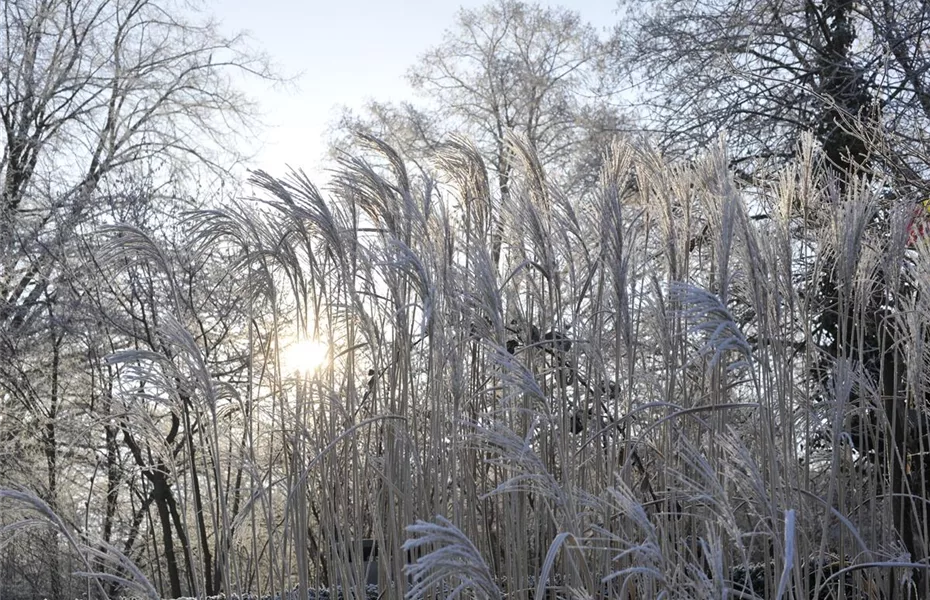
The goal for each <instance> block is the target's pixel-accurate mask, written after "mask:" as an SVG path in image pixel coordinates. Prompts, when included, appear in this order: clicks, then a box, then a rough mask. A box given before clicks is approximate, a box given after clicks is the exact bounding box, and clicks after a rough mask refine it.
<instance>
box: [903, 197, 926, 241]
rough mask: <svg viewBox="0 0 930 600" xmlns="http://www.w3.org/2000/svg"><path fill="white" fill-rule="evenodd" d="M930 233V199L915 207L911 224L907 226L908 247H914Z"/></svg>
mask: <svg viewBox="0 0 930 600" xmlns="http://www.w3.org/2000/svg"><path fill="white" fill-rule="evenodd" d="M928 233H930V198H927V199H926V200H924V201H923V202H920V203H919V204H917V206H915V207H914V214H912V215H911V222H910V224H908V226H907V245H908V247H910V246H913V245H914V244H916V243H917V241H918V240H922V239H923V238H924V237H926V236H927V234H928Z"/></svg>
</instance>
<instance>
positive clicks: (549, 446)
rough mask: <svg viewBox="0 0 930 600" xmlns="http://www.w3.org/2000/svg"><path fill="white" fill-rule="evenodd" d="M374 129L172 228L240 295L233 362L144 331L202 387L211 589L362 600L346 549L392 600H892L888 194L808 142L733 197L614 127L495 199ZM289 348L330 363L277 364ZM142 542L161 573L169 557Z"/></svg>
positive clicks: (196, 390) (900, 382)
mask: <svg viewBox="0 0 930 600" xmlns="http://www.w3.org/2000/svg"><path fill="white" fill-rule="evenodd" d="M367 141H368V142H369V144H370V145H371V147H372V151H371V153H370V154H368V155H365V156H364V157H361V156H360V157H357V158H351V159H345V160H344V162H343V163H342V166H341V171H340V174H339V175H338V176H337V177H336V178H335V183H334V188H333V189H332V190H330V191H328V192H327V193H326V194H322V193H320V192H319V191H318V190H317V189H316V188H314V187H313V186H312V185H311V184H310V183H309V182H308V181H306V179H305V178H303V177H302V176H301V175H299V174H291V175H289V176H287V177H285V178H283V179H276V178H273V177H271V176H268V175H266V174H261V173H260V174H257V175H256V176H255V178H254V182H255V183H256V185H257V187H258V188H259V189H260V190H261V192H260V193H259V195H258V198H257V199H252V200H247V201H243V202H241V203H237V204H234V205H231V206H228V207H225V208H222V209H217V210H212V211H205V212H202V213H199V214H197V215H194V216H193V217H192V223H193V224H194V225H193V231H194V232H195V237H194V241H193V244H194V245H193V247H194V248H197V247H207V246H212V247H216V246H217V245H221V246H222V247H224V248H226V249H229V250H230V251H231V252H232V253H233V256H234V260H232V261H230V262H229V264H228V269H231V270H232V271H233V272H234V273H235V274H236V277H237V279H238V281H239V283H240V285H241V286H243V289H245V290H247V298H248V306H247V310H246V312H247V314H248V319H247V321H246V322H243V323H240V324H238V327H239V328H240V331H241V338H240V347H241V350H242V352H243V353H244V355H245V356H247V357H248V361H249V371H248V373H249V377H248V380H246V381H235V382H231V381H223V379H222V376H221V375H219V374H217V373H213V372H212V371H211V369H210V367H209V365H207V363H205V362H202V361H201V362H198V359H196V356H197V352H198V350H197V346H196V344H195V345H191V344H190V343H189V342H187V341H186V338H185V336H184V333H183V327H180V328H170V327H169V328H168V329H167V330H166V331H167V333H166V335H168V336H169V337H171V339H172V344H173V346H172V347H175V348H181V350H180V351H179V353H178V354H177V355H175V356H174V357H173V360H175V361H177V360H180V359H179V357H187V358H183V360H186V361H188V362H187V363H186V364H187V371H186V372H187V373H189V374H190V381H189V385H190V386H191V389H192V390H193V392H192V393H193V394H194V396H195V397H197V398H202V399H205V402H204V403H203V405H202V406H201V407H200V408H199V409H198V410H201V411H203V412H202V413H201V414H202V415H204V418H203V420H202V421H201V422H202V424H203V425H202V426H203V430H202V431H200V432H198V433H199V434H200V435H202V436H203V442H204V443H205V444H207V445H206V446H204V447H205V448H209V451H208V452H206V453H205V454H204V455H202V456H201V457H198V460H200V461H202V463H198V465H197V466H198V467H199V475H198V477H199V478H200V479H201V481H202V482H203V483H204V485H205V486H207V487H209V488H210V489H215V490H229V489H230V488H231V486H232V485H233V479H232V475H231V474H234V473H236V471H237V469H239V472H240V473H241V475H242V476H241V478H240V479H239V480H237V483H235V485H237V486H238V488H237V489H239V490H240V491H241V492H242V495H241V498H242V500H241V502H238V503H234V502H233V501H232V500H231V496H230V495H229V494H225V495H224V494H222V493H220V494H216V495H215V496H211V497H210V501H209V502H208V503H207V504H206V505H205V506H204V508H203V511H204V512H203V514H205V515H207V518H206V523H207V524H206V527H207V528H208V531H207V535H206V539H207V540H208V544H209V545H210V546H211V549H212V555H213V557H214V559H215V560H216V565H217V567H216V569H217V573H218V574H219V579H220V580H222V581H223V582H224V583H223V588H224V589H225V590H226V592H227V593H228V594H243V593H246V592H252V593H254V594H257V595H258V596H273V597H277V596H276V595H280V594H281V593H282V590H294V589H296V590H297V592H296V593H298V594H301V595H302V594H304V593H307V590H310V589H316V588H317V587H319V586H326V587H333V588H334V587H335V586H339V587H340V589H344V590H347V594H348V593H351V594H354V595H355V597H362V596H363V595H364V594H365V592H366V590H365V569H364V564H363V563H362V562H360V561H357V560H355V561H353V560H350V558H351V557H353V556H358V555H360V553H361V545H360V544H361V542H360V540H361V539H362V538H370V539H374V540H376V542H377V544H378V547H379V549H380V552H379V553H378V556H377V567H378V571H379V580H380V584H381V587H380V590H381V592H382V593H383V594H384V596H383V597H385V598H388V597H391V598H398V597H401V596H402V595H403V594H406V595H407V597H409V598H430V597H447V596H448V597H463V598H473V597H474V598H498V597H507V598H530V597H535V598H544V597H556V596H554V595H551V594H559V595H560V597H565V598H607V597H610V598H695V599H698V598H721V597H739V596H740V595H742V597H766V598H814V597H820V598H832V597H837V598H838V597H840V596H839V595H838V594H839V589H840V588H841V587H842V588H843V589H844V593H845V594H846V595H845V597H846V598H877V597H890V596H889V595H890V594H891V593H892V592H896V593H898V594H899V595H898V596H896V597H906V593H908V592H911V593H913V591H912V590H911V589H910V583H908V582H909V581H910V579H911V578H912V577H913V576H914V573H916V572H918V571H919V570H920V569H922V568H923V567H924V566H925V559H926V547H927V542H928V540H930V536H928V535H927V531H926V527H925V525H924V523H926V522H927V519H926V504H925V502H924V498H926V497H927V494H926V493H925V485H926V477H925V476H924V466H923V461H922V459H921V458H920V457H921V452H922V451H923V449H924V448H923V446H924V439H925V438H924V437H923V436H924V434H925V432H924V431H923V429H922V425H921V423H923V420H921V419H916V418H910V417H909V416H905V415H906V411H907V410H918V411H922V410H923V407H924V401H923V400H919V401H917V400H915V398H918V399H922V398H924V386H925V385H926V384H925V381H926V380H927V375H928V374H930V369H928V364H927V353H926V349H925V344H924V340H925V327H926V321H927V318H928V315H930V311H928V308H930V307H928V306H926V299H925V296H924V295H923V294H922V292H921V291H915V290H923V287H924V286H925V285H926V283H927V282H928V281H927V275H928V273H930V269H928V264H930V263H928V260H927V259H928V246H927V245H926V244H925V243H923V242H918V243H917V244H916V246H915V247H911V248H909V249H908V248H906V243H907V223H908V219H909V218H910V215H911V209H910V205H908V204H907V202H906V201H900V202H901V204H900V205H897V204H895V203H893V202H891V201H888V200H886V199H885V198H884V197H883V196H882V195H881V194H880V191H881V189H882V182H879V181H874V180H873V181H869V182H859V183H857V184H855V185H850V186H848V187H846V188H844V189H841V186H839V184H838V183H837V182H836V181H834V180H833V179H831V178H830V177H829V176H828V175H827V174H826V171H825V170H824V168H823V165H822V164H821V163H820V162H819V161H818V158H817V154H816V152H814V151H812V150H810V148H809V147H805V148H804V149H803V151H802V152H801V153H800V156H802V157H806V158H803V159H801V160H800V161H799V162H796V163H794V164H791V165H790V166H788V167H786V168H785V169H784V170H783V171H782V172H781V173H779V174H778V175H777V176H775V177H773V179H772V180H771V181H770V182H768V184H766V185H759V186H756V187H755V188H753V189H752V190H744V189H741V188H740V186H738V185H737V184H736V183H735V181H734V179H733V176H732V175H731V174H730V173H729V172H728V170H727V167H726V158H725V153H724V151H723V150H722V149H718V150H713V151H710V152H709V153H708V155H707V156H706V157H705V158H704V159H703V160H701V161H699V162H696V163H695V164H692V165H690V166H675V165H668V164H666V163H665V162H663V161H662V160H661V159H660V158H659V157H657V156H656V155H654V154H652V153H650V152H648V151H643V150H638V149H635V148H633V147H630V146H627V145H623V144H618V145H616V146H614V147H612V148H610V149H608V151H607V157H606V160H605V162H604V167H603V173H602V176H601V179H600V184H599V187H598V189H597V190H594V191H592V192H591V193H589V194H588V195H586V196H584V197H566V196H564V195H562V194H561V193H560V192H559V188H558V185H557V182H556V178H555V176H554V175H555V174H546V173H545V171H544V169H542V168H541V167H540V165H539V164H538V163H537V162H536V160H535V158H534V156H533V154H532V152H531V151H529V150H527V149H526V148H525V147H524V146H523V145H521V144H520V143H517V142H515V143H514V144H513V149H514V153H515V156H516V157H517V160H516V165H515V172H514V179H513V181H512V182H511V183H512V184H511V187H510V195H509V197H508V198H506V199H505V200H503V201H502V200H501V198H500V197H499V194H497V193H492V192H491V191H490V190H492V189H493V187H494V182H495V179H494V178H493V177H491V176H490V175H489V174H488V173H487V172H486V170H485V168H484V165H483V163H482V162H481V160H480V158H479V157H478V156H477V153H476V152H475V151H474V150H473V149H472V148H470V147H469V146H468V145H467V144H462V143H457V144H452V145H449V146H448V147H445V148H444V149H443V150H442V151H441V154H439V155H438V156H437V157H436V161H435V165H436V171H435V173H433V175H435V176H436V179H435V180H433V179H428V178H426V177H424V176H423V174H421V173H411V172H408V171H407V170H406V168H405V166H404V162H403V159H402V157H399V156H397V155H396V154H394V153H393V151H391V150H390V149H389V148H387V147H386V146H384V145H382V144H380V143H378V142H376V141H375V140H367ZM127 237H128V236H123V238H122V240H123V241H122V242H117V243H116V244H115V245H114V247H113V248H114V251H117V250H118V251H119V253H121V254H119V255H120V256H126V255H134V256H139V255H140V253H141V254H144V255H145V256H149V257H153V256H157V254H156V253H153V252H151V251H146V252H141V250H140V248H142V249H145V248H146V246H145V241H144V240H142V239H138V238H133V239H135V241H136V242H137V243H136V245H135V246H132V245H129V244H127V243H126V241H125V240H126V239H127ZM498 244H500V246H499V254H498ZM150 259H151V258H150ZM837 314H839V315H842V316H843V317H844V318H835V316H836V315H837ZM824 315H828V317H824ZM830 315H832V317H831V316H830ZM830 318H833V321H834V322H838V324H837V325H836V326H835V327H834V329H833V330H832V331H834V333H833V334H832V336H833V337H831V334H830V333H829V332H828V333H824V331H828V330H829V327H824V326H822V325H823V323H824V322H825V320H829V319H830ZM179 324H180V321H179ZM294 337H302V338H312V339H316V340H320V341H321V342H323V343H325V344H327V345H328V347H329V355H328V360H327V361H326V363H325V364H324V365H323V366H322V367H321V368H319V369H317V370H315V371H305V372H302V373H297V374H295V373H287V372H284V371H283V370H282V368H281V363H280V355H281V352H280V351H279V349H280V347H281V346H283V345H284V343H285V341H286V340H289V339H293V338H294ZM889 340H890V341H893V344H889ZM870 344H871V345H874V346H875V347H876V348H877V347H878V346H880V348H878V350H875V348H873V347H872V346H870ZM831 348H832V349H831ZM894 349H897V350H894ZM185 352H186V353H187V354H184V353H185ZM150 359H151V357H146V356H140V355H133V356H123V357H121V358H120V360H122V361H123V363H124V364H127V363H128V362H131V361H136V362H137V363H139V362H140V361H141V362H144V361H146V360H150ZM889 361H890V362H895V363H896V365H889V364H888V363H889ZM892 378H893V379H894V380H895V382H896V383H894V382H892V381H891V379H892ZM170 383H171V382H170V381H169V382H167V383H166V385H168V384H170ZM224 410H226V411H228V412H226V413H224V412H223V411H224ZM211 411H212V412H211ZM915 414H918V413H915ZM244 416H247V417H248V418H243V417H244ZM207 417H209V418H207ZM903 431H913V432H915V433H912V434H909V435H899V434H900V433H901V432H903ZM868 440H872V442H876V440H883V441H882V443H883V444H884V446H883V447H882V448H881V449H879V448H877V443H872V442H869V441H868ZM870 444H871V445H870ZM892 447H893V448H894V451H891V450H890V448H892ZM905 457H906V458H905ZM905 464H906V469H905V468H903V467H902V465H905ZM173 473H174V476H175V478H176V479H175V485H176V488H175V489H176V490H177V493H178V494H179V495H180V497H181V498H182V499H185V498H188V496H189V494H190V493H191V486H190V477H191V475H190V468H188V467H185V465H184V464H183V462H182V463H181V464H180V465H179V466H178V468H177V469H175V470H174V471H173ZM184 506H185V507H186V508H185V511H186V513H185V514H187V516H188V518H189V519H190V521H189V523H188V528H189V534H188V538H189V540H190V544H191V547H192V548H193V549H194V551H195V553H198V555H199V553H200V551H201V550H200V548H201V544H202V542H201V541H200V538H198V535H197V533H196V532H195V530H194V520H193V515H194V513H193V512H192V511H193V507H192V505H191V503H190V501H189V500H185V501H184ZM63 526H64V525H63ZM218 532H219V534H218ZM902 532H906V533H907V534H908V535H902ZM90 546H91V547H93V545H92V544H90ZM912 551H913V554H911V552H912ZM137 559H138V562H139V571H140V574H144V576H145V577H146V578H147V579H148V580H149V581H157V579H158V572H159V571H160V570H162V569H163V561H164V558H163V557H161V558H157V559H156V558H154V557H152V556H151V555H150V554H148V553H146V554H145V555H144V556H140V557H137ZM408 559H409V560H408ZM915 563H919V564H915ZM194 564H195V565H196V564H202V563H198V562H197V561H194ZM198 568H199V567H198ZM915 568H916V569H915ZM108 569H109V571H108ZM101 570H103V571H106V572H112V569H111V568H110V567H106V568H101ZM194 571H195V572H194V573H192V574H191V575H192V576H191V577H190V581H191V582H192V584H193V588H192V589H191V590H190V593H191V594H192V595H196V594H197V593H198V590H199V589H202V588H199V587H198V586H202V585H203V581H204V573H202V572H198V571H197V568H195V569H194ZM124 575H125V572H124ZM843 583H845V587H844V586H843V585H841V584H843ZM295 586H296V587H295ZM349 590H351V592H349ZM163 591H164V590H163V589H159V593H162V592H163ZM900 594H904V595H900ZM911 597H916V596H911Z"/></svg>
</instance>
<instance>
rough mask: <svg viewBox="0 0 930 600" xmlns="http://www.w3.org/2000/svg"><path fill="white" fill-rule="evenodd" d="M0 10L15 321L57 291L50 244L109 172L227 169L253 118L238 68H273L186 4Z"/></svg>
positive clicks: (6, 298)
mask: <svg viewBox="0 0 930 600" xmlns="http://www.w3.org/2000/svg"><path fill="white" fill-rule="evenodd" d="M0 15H2V16H0V19H2V24H0V27H2V41H3V43H2V49H3V50H2V52H3V55H2V56H0V121H2V124H3V136H4V140H3V141H4V145H3V153H2V156H0V181H2V187H0V254H2V256H3V258H2V259H0V260H2V262H0V323H3V324H4V325H6V326H7V327H9V328H10V329H9V330H8V331H13V330H15V329H16V327H17V326H19V325H21V324H22V323H23V321H24V320H25V319H27V318H28V317H29V316H30V315H33V314H35V307H36V302H37V301H38V300H39V299H40V298H41V297H42V295H43V294H44V293H45V289H46V286H47V282H46V274H47V272H48V270H49V268H50V264H51V262H52V257H51V255H50V254H49V253H47V252H45V253H41V252H39V254H42V257H41V258H40V257H39V256H38V255H37V252H38V251H37V247H38V246H45V247H46V248H48V247H57V246H59V245H60V243H61V242H62V241H64V240H66V239H67V238H69V237H70V236H71V235H73V233H74V232H75V230H76V229H77V227H78V226H79V224H80V223H81V221H82V219H83V218H84V217H85V215H86V214H87V213H88V212H89V211H91V210H93V198H94V192H95V191H96V190H97V189H98V187H99V185H100V183H101V181H102V180H104V179H105V178H107V177H113V176H116V175H117V174H119V173H121V172H122V173H125V172H126V171H127V170H130V169H131V168H132V166H133V165H138V164H141V163H143V162H148V163H149V164H150V165H152V164H154V165H156V166H157V167H158V168H161V169H163V170H164V171H167V172H175V171H177V170H178V169H183V168H185V167H190V166H192V165H195V164H197V165H208V166H210V167H215V168H219V167H220V166H221V165H224V164H227V165H228V164H229V160H230V159H235V158H236V156H235V154H234V153H232V152H230V153H229V154H226V155H225V156H223V153H224V152H227V151H228V149H230V148H235V146H236V144H234V143H230V138H231V137H233V136H235V135H236V134H237V132H241V131H243V126H250V125H251V124H253V122H254V119H253V112H252V106H251V104H250V103H249V101H248V100H247V99H246V98H245V97H244V96H243V95H242V94H241V93H240V92H238V91H237V90H236V88H235V87H234V86H233V77H234V71H237V70H238V71H245V72H248V73H253V74H256V75H259V76H263V77H268V76H270V72H269V68H268V65H267V63H266V61H265V59H264V58H263V57H262V56H261V55H257V54H255V53H253V52H252V51H251V50H250V49H249V47H248V46H247V45H246V40H245V39H244V38H242V37H238V36H237V37H226V36H223V35H222V34H221V33H220V32H219V30H218V29H217V26H216V24H215V23H213V22H210V21H202V20H199V18H198V17H196V16H195V15H193V14H192V13H191V11H190V9H189V8H187V7H186V5H185V4H183V3H175V2H172V1H167V2H166V1H153V0H12V1H11V2H6V3H4V5H3V9H2V13H0ZM27 257H28V259H27ZM27 263H28V264H27Z"/></svg>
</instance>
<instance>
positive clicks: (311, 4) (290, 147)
mask: <svg viewBox="0 0 930 600" xmlns="http://www.w3.org/2000/svg"><path fill="white" fill-rule="evenodd" d="M485 3H486V2H485V1H484V0H400V1H397V0H394V1H390V0H212V2H209V1H208V2H207V4H206V6H205V8H206V10H207V11H209V12H211V13H212V14H213V16H214V17H216V18H217V19H218V20H219V21H220V22H221V26H222V29H223V31H224V32H225V33H227V34H232V33H236V32H240V31H245V32H247V33H248V34H249V35H250V37H251V39H252V42H251V43H252V45H253V46H255V47H257V48H261V49H263V50H264V51H265V52H266V53H267V54H268V55H269V57H270V58H271V60H272V61H273V62H274V64H275V65H276V67H277V70H278V72H279V73H281V74H282V75H285V76H295V75H298V76H299V77H298V78H297V79H296V81H295V83H294V84H293V85H288V86H274V87H272V86H269V85H268V84H266V83H263V82H251V83H248V84H246V86H245V91H246V92H247V93H248V94H250V95H251V96H252V97H253V98H255V99H256V100H257V101H258V103H259V106H260V110H261V111H262V113H263V121H264V123H265V125H266V127H265V129H264V131H261V132H259V136H260V139H259V140H256V144H255V150H254V152H255V153H256V154H255V157H254V159H253V165H252V166H253V167H258V168H262V169H264V170H266V171H268V172H269V173H271V174H272V175H283V174H284V173H285V172H286V165H289V166H291V167H294V168H301V169H304V170H305V171H307V172H308V173H309V174H310V175H311V178H313V179H315V180H317V179H326V175H325V173H324V172H323V171H322V168H321V159H322V158H323V156H324V155H325V151H326V139H327V135H328V133H327V132H328V130H329V129H330V128H331V126H332V124H333V123H334V122H335V121H336V120H337V118H338V116H339V114H340V107H348V108H351V109H356V110H358V109H360V108H361V107H363V106H364V105H365V103H366V102H367V101H369V100H379V101H400V100H406V99H413V98H415V95H414V94H413V91H412V90H411V89H410V88H409V86H408V85H407V82H406V80H405V79H404V74H405V73H406V72H407V69H408V68H409V67H410V66H411V65H413V64H415V63H416V61H417V58H418V57H419V56H420V55H421V54H423V53H424V52H425V51H426V50H428V49H429V48H432V47H434V46H436V45H438V44H440V43H441V42H442V40H443V34H444V32H445V31H446V30H447V29H449V28H450V27H451V26H452V25H453V23H454V21H455V15H456V14H457V13H458V11H459V9H460V8H461V7H463V6H464V7H466V8H472V7H478V6H481V5H483V4H485ZM540 3H541V4H544V5H562V6H564V7H566V8H570V9H572V10H575V11H578V12H579V13H580V14H581V16H582V18H583V19H585V20H586V21H587V22H589V23H590V24H592V25H594V26H595V27H596V28H597V29H598V30H603V29H605V28H607V27H609V26H612V25H613V24H614V21H615V19H616V16H615V14H614V13H615V9H616V6H617V2H616V0H575V1H572V0H567V1H563V2H550V1H548V0H541V1H540Z"/></svg>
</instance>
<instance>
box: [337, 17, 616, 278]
mask: <svg viewBox="0 0 930 600" xmlns="http://www.w3.org/2000/svg"><path fill="white" fill-rule="evenodd" d="M608 56H609V52H608V47H607V46H606V45H605V44H604V43H603V42H602V40H601V39H600V38H599V36H598V34H597V32H596V30H595V29H594V28H593V27H592V26H591V25H589V24H587V23H585V22H584V21H583V20H582V18H581V16H580V15H579V14H578V13H577V12H575V11H571V10H568V9H564V8H552V7H543V6H541V5H539V4H533V3H525V2H520V1H517V0H498V1H495V2H491V3H489V4H487V5H485V6H483V7H481V8H477V9H462V10H461V11H460V12H459V14H458V15H457V17H456V20H455V23H454V25H453V26H452V27H451V28H450V29H449V30H448V31H447V32H446V35H445V38H444V41H443V42H442V43H441V44H439V45H438V46H436V47H434V48H431V49H430V50H428V51H427V52H426V53H424V54H423V55H422V56H421V57H420V60H419V61H418V62H417V63H416V64H415V65H414V66H413V67H412V68H411V69H410V71H409V73H408V78H409V80H410V83H411V84H412V85H413V87H414V89H415V90H416V91H417V92H418V93H419V94H420V96H421V97H422V98H423V99H424V101H425V102H424V103H423V104H422V105H418V106H413V105H403V106H399V107H393V106H390V105H387V104H383V103H372V104H371V105H370V106H369V107H368V111H367V114H366V115H365V116H364V117H362V118H357V117H355V118H348V119H346V120H345V122H346V124H347V125H348V126H349V127H350V128H354V129H363V130H364V131H366V133H371V134H374V135H376V136H379V137H383V138H384V139H386V140H387V141H389V142H390V143H391V144H392V145H394V146H396V147H398V148H400V149H402V150H403V151H404V154H405V155H407V156H410V155H411V154H412V155H413V156H414V157H416V156H423V155H428V154H430V152H429V151H430V150H434V149H435V146H436V145H437V144H438V143H440V142H441V141H442V140H443V139H445V137H446V136H447V134H449V133H450V132H455V133H456V134H460V135H461V134H464V135H466V136H467V137H468V138H469V139H471V140H473V141H474V143H475V144H476V146H477V148H478V149H479V150H480V152H481V154H482V157H483V158H484V160H485V161H487V164H488V166H489V167H490V168H491V170H492V173H493V174H494V176H495V177H496V180H497V181H496V185H494V186H493V188H494V194H495V196H496V198H497V199H498V200H499V201H500V202H502V203H506V202H507V201H508V198H509V196H510V187H511V179H512V172H513V169H514V161H515V160H516V156H515V154H514V152H513V150H512V149H511V148H510V147H509V145H508V142H507V141H506V138H507V135H508V134H510V133H516V134H517V135H518V136H519V137H520V138H522V139H524V140H526V142H527V143H528V144H529V147H530V148H532V150H533V151H534V152H535V153H536V154H537V155H538V156H539V159H540V164H541V165H542V166H543V167H545V168H546V170H547V173H548V176H549V177H550V178H551V179H552V180H553V182H558V183H559V184H562V185H564V186H566V187H567V189H569V190H571V191H576V190H577V189H579V188H581V187H582V186H584V185H586V184H587V185H590V183H591V182H590V175H591V173H592V168H591V166H592V165H591V161H592V160H597V159H598V157H599V156H600V155H601V149H602V148H603V146H604V144H603V142H604V141H605V138H606V137H609V136H610V135H612V134H613V133H615V132H616V131H617V129H619V128H620V126H621V124H622V119H621V117H620V116H619V114H618V112H617V111H616V110H615V109H614V108H612V107H611V105H610V104H609V103H608V102H606V99H607V97H608V96H609V92H610V90H611V89H612V88H611V86H610V85H608V84H609V77H608V75H609V73H608V72H607V70H606V68H605V67H606V65H607V62H606V59H607V57H608ZM592 149H596V150H592ZM411 151H412V152H411ZM593 172H594V173H596V172H597V168H596V167H595V168H594V169H593ZM500 225H501V224H500V222H499V221H498V224H497V226H496V227H497V230H496V233H495V234H494V235H495V237H496V239H495V240H494V241H493V243H492V247H493V253H494V257H495V261H496V260H497V259H498V256H499V253H500V244H501V240H500V234H501V232H500Z"/></svg>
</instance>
